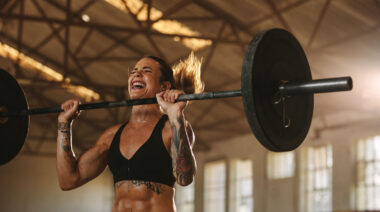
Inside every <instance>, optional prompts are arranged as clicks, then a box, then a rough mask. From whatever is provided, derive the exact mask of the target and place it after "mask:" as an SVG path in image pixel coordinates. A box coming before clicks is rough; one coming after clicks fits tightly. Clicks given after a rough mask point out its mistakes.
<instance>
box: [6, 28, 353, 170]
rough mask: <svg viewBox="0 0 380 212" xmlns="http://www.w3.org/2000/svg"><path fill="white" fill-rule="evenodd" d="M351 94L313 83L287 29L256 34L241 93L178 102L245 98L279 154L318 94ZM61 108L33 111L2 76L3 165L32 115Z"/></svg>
mask: <svg viewBox="0 0 380 212" xmlns="http://www.w3.org/2000/svg"><path fill="white" fill-rule="evenodd" d="M351 89H352V79H351V77H340V78H328V79H318V80H312V77H311V71H310V67H309V63H308V61H307V58H306V55H305V53H304V51H303V49H302V47H301V45H300V44H299V43H298V41H297V40H296V38H295V37H294V36H293V35H292V34H291V33H289V32H287V31H285V30H283V29H270V30H266V31H263V32H260V33H259V34H257V35H256V36H255V37H254V39H253V40H252V41H251V42H250V44H249V46H248V50H247V52H246V55H245V58H244V61H243V67H242V78H241V90H230V91H218V92H205V93H199V94H184V95H181V96H179V98H178V100H177V101H190V100H204V99H215V98H227V97H237V96H242V98H243V105H244V110H245V114H246V118H247V120H248V123H249V126H250V128H251V130H252V132H253V133H254V135H255V136H256V138H257V140H258V141H259V142H260V143H261V144H262V145H263V146H264V147H265V148H267V149H269V150H271V151H276V152H282V151H291V150H294V149H296V148H297V147H298V146H299V145H300V144H301V143H302V142H303V140H304V139H305V137H306V135H307V133H308V131H309V128H310V124H311V120H312V116H313V107H314V95H313V94H314V93H324V92H335V91H346V90H351ZM155 103H157V101H156V98H147V99H133V100H123V101H114V102H99V103H88V104H81V105H79V110H89V109H98V108H110V107H120V106H133V105H142V104H155ZM61 111H62V109H61V107H60V106H59V107H49V108H37V109H29V108H28V103H27V100H26V98H25V95H24V92H23V90H22V88H21V87H20V86H19V84H18V83H17V81H16V80H15V79H14V78H13V77H12V76H11V75H10V74H9V73H8V72H6V71H4V70H1V71H0V135H1V142H0V165H2V164H5V163H7V162H8V161H10V160H12V159H13V158H14V157H15V156H16V155H17V154H18V152H19V151H20V149H21V147H22V146H23V144H24V142H25V139H26V136H27V132H28V126H29V115H35V114H46V113H58V112H61Z"/></svg>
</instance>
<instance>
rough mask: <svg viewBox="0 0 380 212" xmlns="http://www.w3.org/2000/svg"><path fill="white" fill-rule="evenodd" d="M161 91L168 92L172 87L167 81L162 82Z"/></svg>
mask: <svg viewBox="0 0 380 212" xmlns="http://www.w3.org/2000/svg"><path fill="white" fill-rule="evenodd" d="M161 86H162V87H161V90H162V91H164V90H170V88H171V87H172V84H171V83H170V82H169V81H164V82H163V83H162V84H161Z"/></svg>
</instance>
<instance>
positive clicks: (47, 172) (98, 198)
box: [0, 154, 113, 212]
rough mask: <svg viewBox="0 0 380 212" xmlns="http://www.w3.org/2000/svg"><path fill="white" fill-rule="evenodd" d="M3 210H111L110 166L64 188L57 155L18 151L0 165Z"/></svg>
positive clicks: (29, 211) (96, 211)
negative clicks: (77, 184) (80, 183)
mask: <svg viewBox="0 0 380 212" xmlns="http://www.w3.org/2000/svg"><path fill="white" fill-rule="evenodd" d="M0 191H1V192H0V211H4V212H37V211H38V212H52V211H54V212H61V211H62V212H67V211H73V212H81V211H94V212H109V211H111V209H112V201H113V179H112V176H111V174H110V172H109V170H108V169H106V171H105V172H103V173H102V174H101V175H100V176H99V177H98V178H96V179H95V180H93V181H91V182H89V183H88V184H86V185H84V186H82V187H80V188H77V189H75V190H71V191H61V190H60V188H59V186H58V179H57V175H56V166H55V158H53V157H41V156H30V155H25V154H20V155H18V156H17V157H16V158H15V159H14V160H12V161H11V162H9V163H7V164H5V165H3V166H0Z"/></svg>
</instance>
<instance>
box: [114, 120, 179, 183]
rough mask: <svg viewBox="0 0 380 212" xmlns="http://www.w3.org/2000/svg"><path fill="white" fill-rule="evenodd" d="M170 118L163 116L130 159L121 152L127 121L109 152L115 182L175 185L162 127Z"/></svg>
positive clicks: (117, 133)
mask: <svg viewBox="0 0 380 212" xmlns="http://www.w3.org/2000/svg"><path fill="white" fill-rule="evenodd" d="M167 120H168V117H167V116H166V115H164V116H162V117H161V119H160V120H159V121H158V123H157V124H156V126H155V128H154V130H153V132H152V134H151V136H150V137H149V139H148V140H147V141H146V142H145V143H144V144H143V145H142V146H141V147H140V148H139V149H137V151H136V152H135V154H134V155H133V156H132V157H131V158H130V159H129V160H128V159H126V158H125V157H124V156H123V155H122V154H121V152H120V135H121V132H122V131H123V129H124V127H125V126H126V125H127V123H124V124H123V125H122V126H121V127H120V128H119V130H118V131H117V132H116V134H115V137H114V138H113V140H112V143H111V146H110V149H109V152H108V166H109V168H110V170H111V172H112V174H113V180H114V182H115V183H116V182H118V181H122V180H144V181H150V182H157V183H162V184H165V185H168V186H170V187H173V186H174V182H175V178H174V176H173V168H172V158H171V157H170V155H169V153H168V151H167V150H166V148H165V146H164V142H163V140H162V129H163V128H164V126H165V122H166V121H167Z"/></svg>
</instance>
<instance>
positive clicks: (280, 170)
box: [267, 152, 295, 179]
mask: <svg viewBox="0 0 380 212" xmlns="http://www.w3.org/2000/svg"><path fill="white" fill-rule="evenodd" d="M294 164H295V160H294V152H281V153H277V152H268V154H267V176H268V178H269V179H283V178H288V177H293V176H294V168H295V165H294Z"/></svg>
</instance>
